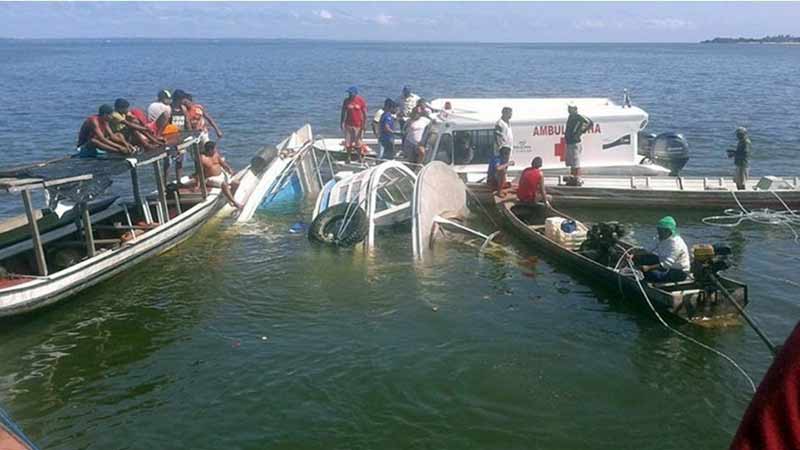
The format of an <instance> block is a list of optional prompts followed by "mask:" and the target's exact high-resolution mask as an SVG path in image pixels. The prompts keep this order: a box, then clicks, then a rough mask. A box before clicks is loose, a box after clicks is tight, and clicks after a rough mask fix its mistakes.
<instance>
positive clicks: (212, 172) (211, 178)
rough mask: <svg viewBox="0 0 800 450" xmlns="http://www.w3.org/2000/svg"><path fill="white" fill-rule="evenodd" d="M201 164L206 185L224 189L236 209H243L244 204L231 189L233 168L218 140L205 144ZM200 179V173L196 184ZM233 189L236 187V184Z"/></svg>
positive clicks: (223, 191)
mask: <svg viewBox="0 0 800 450" xmlns="http://www.w3.org/2000/svg"><path fill="white" fill-rule="evenodd" d="M200 164H201V165H202V166H203V173H204V174H205V176H206V186H209V187H216V188H220V189H222V194H223V195H225V198H226V199H227V200H228V203H230V205H231V206H233V207H235V208H236V209H242V205H240V204H239V203H237V202H236V200H234V198H233V190H232V189H231V177H232V176H233V169H232V168H231V166H230V164H228V162H227V161H225V158H223V157H222V155H220V153H219V151H218V150H217V143H216V142H214V141H208V142H206V143H205V144H203V150H202V151H201V152H200ZM199 179H200V177H199V175H196V176H195V184H197V183H198V180H199ZM233 189H235V186H234V187H233Z"/></svg>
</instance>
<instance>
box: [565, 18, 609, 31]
mask: <svg viewBox="0 0 800 450" xmlns="http://www.w3.org/2000/svg"><path fill="white" fill-rule="evenodd" d="M572 26H573V27H574V28H576V29H578V30H599V29H602V28H605V27H606V23H605V22H603V21H602V20H598V19H583V20H579V21H577V22H575V23H573V24H572Z"/></svg>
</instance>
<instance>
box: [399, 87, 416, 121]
mask: <svg viewBox="0 0 800 450" xmlns="http://www.w3.org/2000/svg"><path fill="white" fill-rule="evenodd" d="M418 101H419V95H417V94H415V93H413V92H411V88H410V87H409V86H403V93H402V94H401V95H400V98H399V99H398V100H397V104H398V105H400V114H399V116H400V117H399V119H400V129H403V128H405V123H406V120H407V119H410V118H411V112H412V111H414V108H416V107H417V102H418Z"/></svg>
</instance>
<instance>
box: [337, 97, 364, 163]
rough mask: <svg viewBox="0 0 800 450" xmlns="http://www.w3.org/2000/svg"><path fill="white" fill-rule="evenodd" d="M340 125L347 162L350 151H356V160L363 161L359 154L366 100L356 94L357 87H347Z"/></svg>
mask: <svg viewBox="0 0 800 450" xmlns="http://www.w3.org/2000/svg"><path fill="white" fill-rule="evenodd" d="M339 116H340V118H339V122H340V126H341V129H342V131H343V132H344V146H345V150H346V151H347V162H350V153H351V152H356V154H357V155H358V161H359V162H363V160H364V158H363V156H362V154H361V146H362V142H361V138H362V136H363V135H364V127H365V126H366V125H367V102H366V100H364V98H363V97H362V96H360V95H358V88H357V87H355V86H350V87H349V88H347V98H345V99H344V101H343V102H342V110H341V113H340V115H339Z"/></svg>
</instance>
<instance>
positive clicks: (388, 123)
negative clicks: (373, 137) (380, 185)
mask: <svg viewBox="0 0 800 450" xmlns="http://www.w3.org/2000/svg"><path fill="white" fill-rule="evenodd" d="M396 113H397V104H396V103H395V102H394V100H392V99H390V98H387V99H386V101H384V102H383V114H382V115H381V118H380V120H379V121H378V131H379V132H378V136H379V139H378V143H379V144H380V147H381V148H380V152H378V159H394V114H396Z"/></svg>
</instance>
